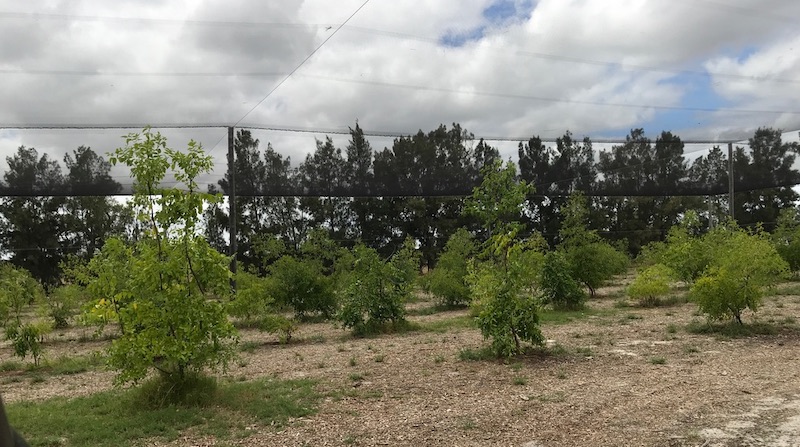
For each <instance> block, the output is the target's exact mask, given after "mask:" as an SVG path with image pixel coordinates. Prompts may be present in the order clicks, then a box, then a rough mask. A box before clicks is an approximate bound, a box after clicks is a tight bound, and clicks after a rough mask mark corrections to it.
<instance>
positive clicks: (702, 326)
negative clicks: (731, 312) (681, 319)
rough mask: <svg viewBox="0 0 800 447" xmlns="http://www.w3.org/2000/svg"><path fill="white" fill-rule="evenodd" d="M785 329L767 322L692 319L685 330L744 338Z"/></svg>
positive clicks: (724, 336)
mask: <svg viewBox="0 0 800 447" xmlns="http://www.w3.org/2000/svg"><path fill="white" fill-rule="evenodd" d="M781 329H787V328H786V327H785V326H784V327H781V326H778V325H774V324H769V323H761V322H756V323H746V324H740V323H738V322H736V321H730V322H727V323H711V322H708V321H693V322H691V323H689V324H688V325H687V326H686V331H687V332H690V333H692V334H703V335H715V336H718V337H723V338H745V337H755V336H759V335H775V334H777V333H778V332H780V331H781Z"/></svg>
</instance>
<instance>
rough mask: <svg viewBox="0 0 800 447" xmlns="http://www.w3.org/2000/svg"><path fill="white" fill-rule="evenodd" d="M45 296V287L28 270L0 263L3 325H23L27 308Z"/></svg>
mask: <svg viewBox="0 0 800 447" xmlns="http://www.w3.org/2000/svg"><path fill="white" fill-rule="evenodd" d="M43 296H44V288H42V285H41V284H40V283H39V282H38V281H37V280H36V279H34V278H33V276H31V274H30V273H28V271H27V270H24V269H21V268H17V267H14V266H13V265H11V264H6V263H3V264H0V320H2V323H3V325H5V326H8V325H9V324H10V325H13V326H19V325H21V324H22V321H21V318H22V313H23V311H24V310H25V308H27V307H28V306H29V305H31V304H33V303H35V302H38V301H41V299H42V297H43ZM9 320H11V321H9Z"/></svg>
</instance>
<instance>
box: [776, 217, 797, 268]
mask: <svg viewBox="0 0 800 447" xmlns="http://www.w3.org/2000/svg"><path fill="white" fill-rule="evenodd" d="M772 241H773V243H774V244H775V249H776V250H777V251H778V254H780V255H781V257H782V258H783V260H784V261H786V262H787V263H788V264H789V269H791V271H792V272H797V271H798V270H800V213H798V209H797V208H794V207H791V208H784V209H782V210H781V211H780V214H779V215H778V226H777V227H776V228H775V231H773V233H772Z"/></svg>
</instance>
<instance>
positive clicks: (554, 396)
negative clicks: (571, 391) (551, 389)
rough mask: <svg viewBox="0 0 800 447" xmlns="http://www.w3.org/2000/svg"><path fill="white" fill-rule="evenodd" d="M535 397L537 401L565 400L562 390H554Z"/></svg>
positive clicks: (565, 395)
mask: <svg viewBox="0 0 800 447" xmlns="http://www.w3.org/2000/svg"><path fill="white" fill-rule="evenodd" d="M536 399H537V400H538V401H539V402H564V401H565V400H567V394H566V393H565V392H563V391H556V392H555V393H549V394H540V395H539V396H537V397H536Z"/></svg>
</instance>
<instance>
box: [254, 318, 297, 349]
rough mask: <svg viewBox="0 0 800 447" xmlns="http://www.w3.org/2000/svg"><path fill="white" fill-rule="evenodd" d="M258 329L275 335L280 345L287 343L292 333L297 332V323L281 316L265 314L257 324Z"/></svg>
mask: <svg viewBox="0 0 800 447" xmlns="http://www.w3.org/2000/svg"><path fill="white" fill-rule="evenodd" d="M258 328H259V329H261V330H262V331H264V332H269V333H270V334H277V335H278V341H280V342H281V343H289V342H290V341H291V340H292V335H294V331H296V330H297V323H295V322H294V321H292V320H291V319H289V318H286V317H284V316H282V315H277V314H267V315H265V316H264V317H263V318H262V319H261V321H260V322H259V325H258Z"/></svg>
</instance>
